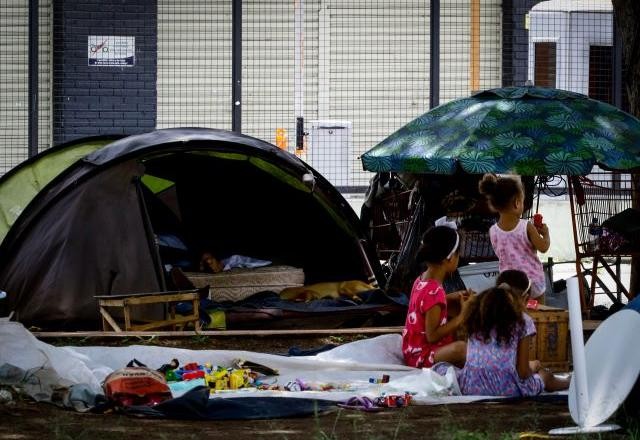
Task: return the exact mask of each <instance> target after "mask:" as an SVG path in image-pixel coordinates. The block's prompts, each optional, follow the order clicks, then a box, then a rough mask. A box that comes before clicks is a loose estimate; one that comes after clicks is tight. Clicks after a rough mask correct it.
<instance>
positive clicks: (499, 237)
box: [489, 220, 546, 298]
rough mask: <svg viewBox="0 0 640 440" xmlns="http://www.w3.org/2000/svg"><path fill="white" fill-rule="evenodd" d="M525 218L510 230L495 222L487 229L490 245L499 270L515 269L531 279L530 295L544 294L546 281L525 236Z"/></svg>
mask: <svg viewBox="0 0 640 440" xmlns="http://www.w3.org/2000/svg"><path fill="white" fill-rule="evenodd" d="M527 223H528V221H527V220H520V221H519V222H518V225H517V226H516V227H515V228H513V229H512V230H511V231H504V230H502V229H500V227H499V226H498V225H497V224H495V225H493V226H491V228H490V229H489V237H490V238H491V245H492V246H493V250H494V251H495V253H496V256H497V257H498V260H500V262H499V269H500V272H502V271H503V270H510V269H517V270H521V271H523V272H524V273H526V274H527V276H528V277H529V279H530V280H531V297H532V298H536V297H538V296H540V295H542V294H544V292H545V290H546V283H545V279H544V270H543V269H542V263H541V262H540V259H539V258H538V253H537V251H536V248H534V247H533V244H531V242H530V241H529V237H528V236H527Z"/></svg>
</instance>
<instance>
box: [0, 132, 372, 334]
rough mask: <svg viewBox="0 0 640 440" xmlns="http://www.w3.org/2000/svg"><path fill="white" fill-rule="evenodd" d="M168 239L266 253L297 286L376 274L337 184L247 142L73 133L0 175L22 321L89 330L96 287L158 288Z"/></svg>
mask: <svg viewBox="0 0 640 440" xmlns="http://www.w3.org/2000/svg"><path fill="white" fill-rule="evenodd" d="M163 237H165V238H173V239H175V238H176V237H177V238H178V241H179V243H180V245H179V246H174V248H175V249H174V250H176V249H178V250H180V249H182V250H184V251H185V252H184V254H183V255H181V258H187V259H188V258H197V253H198V252H202V251H203V250H205V249H207V250H214V251H215V253H216V254H218V255H220V256H225V255H227V256H228V255H232V254H236V255H246V256H251V257H254V258H259V259H267V260H270V261H273V262H274V263H279V264H285V265H291V266H294V267H298V268H303V269H304V273H305V278H306V283H314V282H319V281H343V280H351V279H359V280H364V281H367V280H373V279H375V278H378V279H381V277H380V276H379V275H380V268H379V263H378V261H377V259H376V257H375V254H374V253H373V252H371V251H370V250H369V248H368V244H367V242H366V240H365V234H364V232H363V231H362V229H361V226H360V224H359V221H358V217H357V215H356V214H355V213H354V212H353V210H352V209H351V207H350V206H349V205H348V203H347V202H346V201H345V200H344V198H343V197H342V196H341V195H340V194H339V193H338V192H337V190H336V189H335V188H334V187H333V186H331V184H330V183H329V182H328V181H327V180H326V179H324V178H323V177H322V176H321V175H319V174H318V173H317V172H316V171H315V170H313V169H312V168H310V167H309V166H308V165H307V164H305V163H304V162H303V161H301V160H299V159H298V158H297V157H296V156H294V155H291V154H289V153H287V152H285V151H282V150H280V149H278V148H276V147H275V146H273V145H271V144H269V143H267V142H264V141H261V140H259V139H255V138H251V137H248V136H243V135H239V134H236V133H232V132H227V131H222V130H211V129H201V128H181V129H166V130H157V131H154V132H151V133H147V134H142V135H136V136H129V137H126V138H122V139H119V140H116V141H113V139H104V138H91V139H85V140H79V141H76V142H73V143H71V144H66V145H62V146H59V147H56V148H52V149H50V150H48V151H45V152H44V153H42V154H40V155H39V156H36V157H35V158H33V159H31V160H28V161H26V162H25V163H23V164H21V165H20V166H18V167H16V168H15V169H13V170H11V171H10V172H9V173H7V174H6V175H5V176H3V177H2V178H1V179H0V240H1V242H0V289H2V290H5V291H6V292H8V298H7V305H6V308H7V309H9V310H13V311H15V312H16V314H17V319H18V320H20V321H21V322H23V323H26V324H35V325H39V326H60V325H61V324H63V323H64V324H67V325H73V326H75V327H79V328H81V327H85V328H86V327H87V326H91V327H96V326H97V324H98V318H99V314H98V310H97V306H96V301H95V299H94V298H93V297H94V295H105V294H115V293H133V292H153V291H159V290H163V289H164V288H165V275H166V274H165V269H166V264H167V261H166V260H167V258H170V257H171V258H176V254H175V253H174V254H173V255H170V253H169V254H167V253H165V254H162V252H161V249H162V248H161V247H160V246H159V245H158V243H159V242H160V241H162V238H163ZM174 241H175V240H174ZM182 245H184V246H182ZM169 249H171V247H169Z"/></svg>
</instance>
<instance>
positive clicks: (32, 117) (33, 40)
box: [27, 0, 39, 157]
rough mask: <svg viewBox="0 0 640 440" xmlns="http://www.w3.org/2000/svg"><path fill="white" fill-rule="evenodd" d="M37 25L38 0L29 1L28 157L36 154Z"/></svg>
mask: <svg viewBox="0 0 640 440" xmlns="http://www.w3.org/2000/svg"><path fill="white" fill-rule="evenodd" d="M38 25H39V23H38V0H29V73H28V75H29V86H28V93H29V104H28V111H29V116H28V118H29V119H28V127H29V128H28V131H29V133H28V139H27V144H28V153H29V157H33V156H35V155H36V154H38V34H39V33H38Z"/></svg>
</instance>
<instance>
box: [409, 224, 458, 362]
mask: <svg viewBox="0 0 640 440" xmlns="http://www.w3.org/2000/svg"><path fill="white" fill-rule="evenodd" d="M441 220H442V219H441ZM441 220H439V222H442V221H441ZM437 223H438V222H437ZM452 226H453V227H452ZM454 227H455V223H454V224H453V225H449V226H446V225H439V226H434V227H432V228H430V229H429V230H427V232H425V234H424V235H423V237H422V244H421V247H420V250H419V251H418V256H417V258H418V262H419V263H421V264H426V270H425V271H424V272H422V273H421V274H420V276H419V277H418V278H417V279H416V280H415V282H414V283H413V288H412V289H411V298H410V299H409V308H408V310H407V318H406V320H405V326H404V330H403V332H402V353H403V355H404V360H405V363H406V364H407V365H409V366H411V367H418V368H422V367H425V368H429V367H431V366H432V365H433V364H434V363H436V362H441V361H442V362H450V363H452V364H454V365H457V366H462V365H464V359H465V354H466V351H467V348H466V343H465V342H464V341H454V335H455V332H456V330H457V329H458V327H459V326H460V324H461V315H462V314H461V313H460V314H458V315H457V316H455V317H453V318H452V319H451V320H448V316H447V315H448V313H447V312H448V305H449V304H451V305H453V304H452V303H455V305H456V306H458V308H459V309H461V310H463V309H464V303H465V299H466V297H467V295H468V294H467V292H455V293H451V294H449V295H447V294H446V293H445V291H444V288H443V287H442V283H443V282H444V280H445V278H446V277H447V276H448V275H450V274H451V273H453V272H454V271H455V270H456V268H457V267H458V247H459V245H460V237H459V236H458V232H457V231H456V230H455V229H454Z"/></svg>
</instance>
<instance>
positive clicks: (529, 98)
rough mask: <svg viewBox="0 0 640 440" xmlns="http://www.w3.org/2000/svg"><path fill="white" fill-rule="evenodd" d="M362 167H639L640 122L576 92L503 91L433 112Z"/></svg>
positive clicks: (574, 171) (533, 171) (443, 170)
mask: <svg viewBox="0 0 640 440" xmlns="http://www.w3.org/2000/svg"><path fill="white" fill-rule="evenodd" d="M361 160H362V164H363V166H364V169H365V170H368V171H374V172H389V171H391V172H407V173H434V174H453V173H454V172H455V171H456V169H458V167H461V168H462V169H463V170H464V171H466V172H467V173H472V174H481V173H513V174H520V175H557V174H561V175H586V174H589V173H590V172H591V169H592V168H593V166H594V165H596V164H597V165H600V166H601V167H603V168H605V169H609V170H619V171H627V172H628V171H632V170H637V169H640V120H638V119H636V118H634V117H633V116H631V115H629V114H628V113H625V112H623V111H622V110H619V109H618V108H616V107H613V106H611V105H609V104H606V103H603V102H600V101H596V100H593V99H590V98H588V97H587V96H585V95H581V94H579V93H574V92H568V91H564V90H557V89H546V88H540V87H506V88H500V89H492V90H487V91H484V92H480V93H477V94H475V95H473V96H471V97H468V98H463V99H458V100H455V101H451V102H448V103H446V104H443V105H441V106H439V107H436V108H434V109H432V110H430V111H428V112H427V113H425V114H423V115H422V116H420V117H418V118H416V119H414V120H413V121H411V122H409V123H408V124H406V125H405V126H404V127H402V128H401V129H399V130H398V131H396V132H395V133H393V134H392V135H390V136H389V137H387V138H386V139H385V140H383V141H382V142H380V143H379V144H378V145H376V146H375V147H373V148H372V149H370V150H369V151H367V152H366V153H364V154H363V155H362V156H361Z"/></svg>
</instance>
